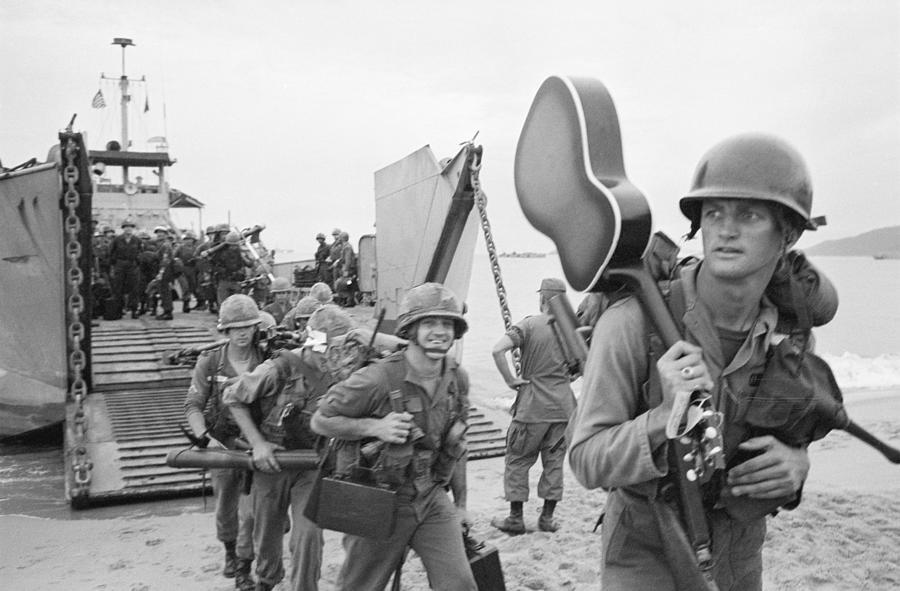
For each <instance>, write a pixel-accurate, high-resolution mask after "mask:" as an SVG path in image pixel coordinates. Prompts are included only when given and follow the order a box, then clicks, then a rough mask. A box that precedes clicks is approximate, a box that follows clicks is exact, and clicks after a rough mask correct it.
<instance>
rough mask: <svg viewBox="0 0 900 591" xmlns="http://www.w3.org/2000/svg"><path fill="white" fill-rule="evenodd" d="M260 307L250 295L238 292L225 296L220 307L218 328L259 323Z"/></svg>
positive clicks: (223, 328) (241, 326)
mask: <svg viewBox="0 0 900 591" xmlns="http://www.w3.org/2000/svg"><path fill="white" fill-rule="evenodd" d="M259 322H260V316H259V308H258V307H257V305H256V302H254V301H253V298H251V297H250V296H248V295H244V294H241V293H237V294H234V295H231V296H228V297H227V298H225V301H223V302H222V305H221V306H220V307H219V323H218V324H217V325H216V328H217V329H219V330H220V331H225V330H228V329H229V328H243V327H245V326H253V325H254V324H259Z"/></svg>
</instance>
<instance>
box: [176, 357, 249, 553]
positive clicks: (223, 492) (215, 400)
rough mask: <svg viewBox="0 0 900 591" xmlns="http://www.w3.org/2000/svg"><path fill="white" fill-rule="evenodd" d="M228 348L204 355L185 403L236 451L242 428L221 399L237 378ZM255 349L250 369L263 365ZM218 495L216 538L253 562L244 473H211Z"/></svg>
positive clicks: (226, 470) (227, 470)
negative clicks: (228, 385)
mask: <svg viewBox="0 0 900 591" xmlns="http://www.w3.org/2000/svg"><path fill="white" fill-rule="evenodd" d="M228 347H229V345H228V344H226V345H224V346H222V347H220V348H217V349H212V350H211V351H207V352H204V353H203V354H202V355H201V356H200V358H199V359H198V360H197V365H195V366H194V373H193V377H192V379H191V386H190V388H189V389H188V393H187V398H186V400H185V402H184V414H185V416H188V415H190V414H192V413H201V414H203V418H204V421H205V422H206V426H207V428H208V429H209V434H210V435H211V436H212V437H213V438H215V439H216V440H217V441H219V442H221V443H222V444H223V445H225V446H226V447H228V448H229V449H234V448H235V445H234V444H235V439H237V437H238V436H239V435H240V434H241V430H240V428H238V426H237V423H235V422H234V419H233V418H232V417H231V413H230V412H229V411H228V409H227V407H226V406H225V404H224V402H223V400H222V393H223V390H224V388H225V384H226V382H227V381H228V380H229V379H233V378H235V377H237V375H238V374H237V371H236V370H235V368H234V367H233V366H232V365H231V363H229V361H228ZM260 361H261V359H260V354H259V351H258V350H254V352H253V354H252V356H251V357H250V361H249V363H248V366H247V368H248V369H253V368H254V367H256V366H257V365H258V364H259V363H260ZM210 475H211V478H212V484H213V492H214V493H215V495H216V537H217V538H218V539H219V541H221V542H223V543H226V544H228V543H235V551H236V555H237V557H238V558H241V559H245V560H252V559H253V512H252V507H251V503H250V497H249V495H242V494H241V492H242V490H243V485H244V470H237V469H231V468H221V469H212V470H210Z"/></svg>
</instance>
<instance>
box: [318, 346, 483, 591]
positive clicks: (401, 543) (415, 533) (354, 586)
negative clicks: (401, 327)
mask: <svg viewBox="0 0 900 591" xmlns="http://www.w3.org/2000/svg"><path fill="white" fill-rule="evenodd" d="M399 409H402V411H405V412H408V413H410V414H412V415H413V421H414V423H415V427H417V428H418V429H416V428H413V430H412V431H411V437H410V439H411V440H410V441H408V442H407V443H405V444H402V445H393V444H386V445H383V446H382V447H381V452H380V454H379V455H378V457H377V458H373V460H372V468H373V476H374V479H375V480H376V481H377V482H379V483H381V484H384V485H388V486H390V487H391V488H394V489H396V491H397V498H398V506H397V515H396V526H395V529H394V532H393V534H392V535H391V537H390V538H388V539H387V540H373V539H370V538H364V537H359V536H352V535H348V536H346V538H345V542H344V544H345V549H346V551H347V559H346V560H345V561H344V565H343V567H342V569H341V576H340V579H339V581H340V583H339V588H340V589H345V590H353V591H361V590H367V589H371V590H373V591H374V590H379V591H380V590H381V589H384V587H385V585H386V584H387V582H388V580H389V578H390V576H391V573H393V572H394V570H395V569H396V568H397V565H398V564H399V563H400V561H401V560H402V558H403V556H404V555H405V553H406V550H407V547H409V548H412V549H413V550H414V551H415V552H416V554H418V555H419V557H420V558H421V559H422V562H423V564H424V565H425V568H426V570H427V571H428V573H429V579H430V581H431V584H432V586H433V588H434V589H453V590H474V589H475V581H474V578H473V577H472V572H471V569H470V568H469V565H468V560H467V559H466V558H465V549H464V547H463V540H462V535H461V528H460V520H459V516H458V515H457V513H456V508H455V507H454V505H453V503H452V502H451V501H450V498H449V496H448V494H447V492H446V491H445V487H446V486H447V485H448V483H449V481H450V478H451V476H452V474H453V468H454V466H455V465H456V462H457V461H458V460H459V458H460V457H462V455H463V454H464V453H465V449H466V443H465V435H464V433H465V428H466V421H467V416H468V377H467V375H466V373H465V371H464V370H463V369H462V368H461V367H458V366H457V365H456V363H455V361H453V360H452V359H450V358H447V359H446V360H445V362H444V371H443V374H442V376H441V378H440V381H439V382H438V384H437V386H436V387H435V389H434V393H433V394H429V393H428V388H427V387H426V385H425V384H424V383H423V381H422V379H421V378H419V377H418V375H417V374H416V373H415V371H414V370H413V369H412V368H411V367H410V366H409V364H408V363H407V362H406V359H405V356H404V353H403V352H402V351H401V352H398V353H394V354H392V355H390V356H388V357H386V358H385V359H383V360H379V361H376V362H375V363H373V364H371V365H369V366H367V367H364V368H363V369H361V370H359V371H357V372H356V373H354V374H352V375H351V376H350V377H349V378H348V379H346V380H345V381H343V382H339V383H338V384H336V385H335V386H333V387H332V388H331V389H330V390H329V391H328V394H327V395H326V396H325V398H323V399H322V402H321V403H320V405H319V412H320V413H321V414H322V415H323V416H325V417H333V416H345V417H353V418H365V417H384V416H386V415H388V414H389V413H391V412H392V411H394V412H398V411H400V410H399ZM417 435H418V436H417ZM365 443H366V442H365V441H363V442H353V441H343V442H341V443H340V444H339V446H338V452H337V462H336V468H335V469H336V471H337V472H338V473H349V472H351V471H352V470H353V467H354V466H355V465H358V463H359V462H360V461H361V460H360V451H359V450H360V446H361V444H363V445H364V444H365Z"/></svg>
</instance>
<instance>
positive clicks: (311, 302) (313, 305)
mask: <svg viewBox="0 0 900 591" xmlns="http://www.w3.org/2000/svg"><path fill="white" fill-rule="evenodd" d="M321 307H322V302H320V301H319V300H317V299H316V298H314V297H312V296H305V297H302V298H300V301H299V302H297V305H296V306H294V315H295V316H296V317H297V318H309V317H310V316H312V315H313V312H315V311H316V310H318V309H319V308H321Z"/></svg>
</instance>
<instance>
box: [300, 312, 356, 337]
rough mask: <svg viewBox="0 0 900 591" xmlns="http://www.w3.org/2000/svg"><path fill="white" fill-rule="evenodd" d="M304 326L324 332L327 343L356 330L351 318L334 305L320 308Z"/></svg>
mask: <svg viewBox="0 0 900 591" xmlns="http://www.w3.org/2000/svg"><path fill="white" fill-rule="evenodd" d="M306 326H307V327H308V328H309V329H310V330H317V331H319V332H324V333H325V335H326V336H327V338H328V342H329V343H330V342H331V341H332V340H334V339H335V338H337V337H339V336H342V335H345V334H347V333H348V332H350V331H351V330H353V329H354V328H356V324H355V323H354V322H353V318H351V317H350V315H349V314H347V313H346V312H344V311H343V310H341V309H340V308H339V307H338V306H335V305H334V304H329V305H328V306H322V307H321V308H319V309H318V310H316V311H315V312H313V313H312V316H310V317H309V324H307V325H306Z"/></svg>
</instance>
